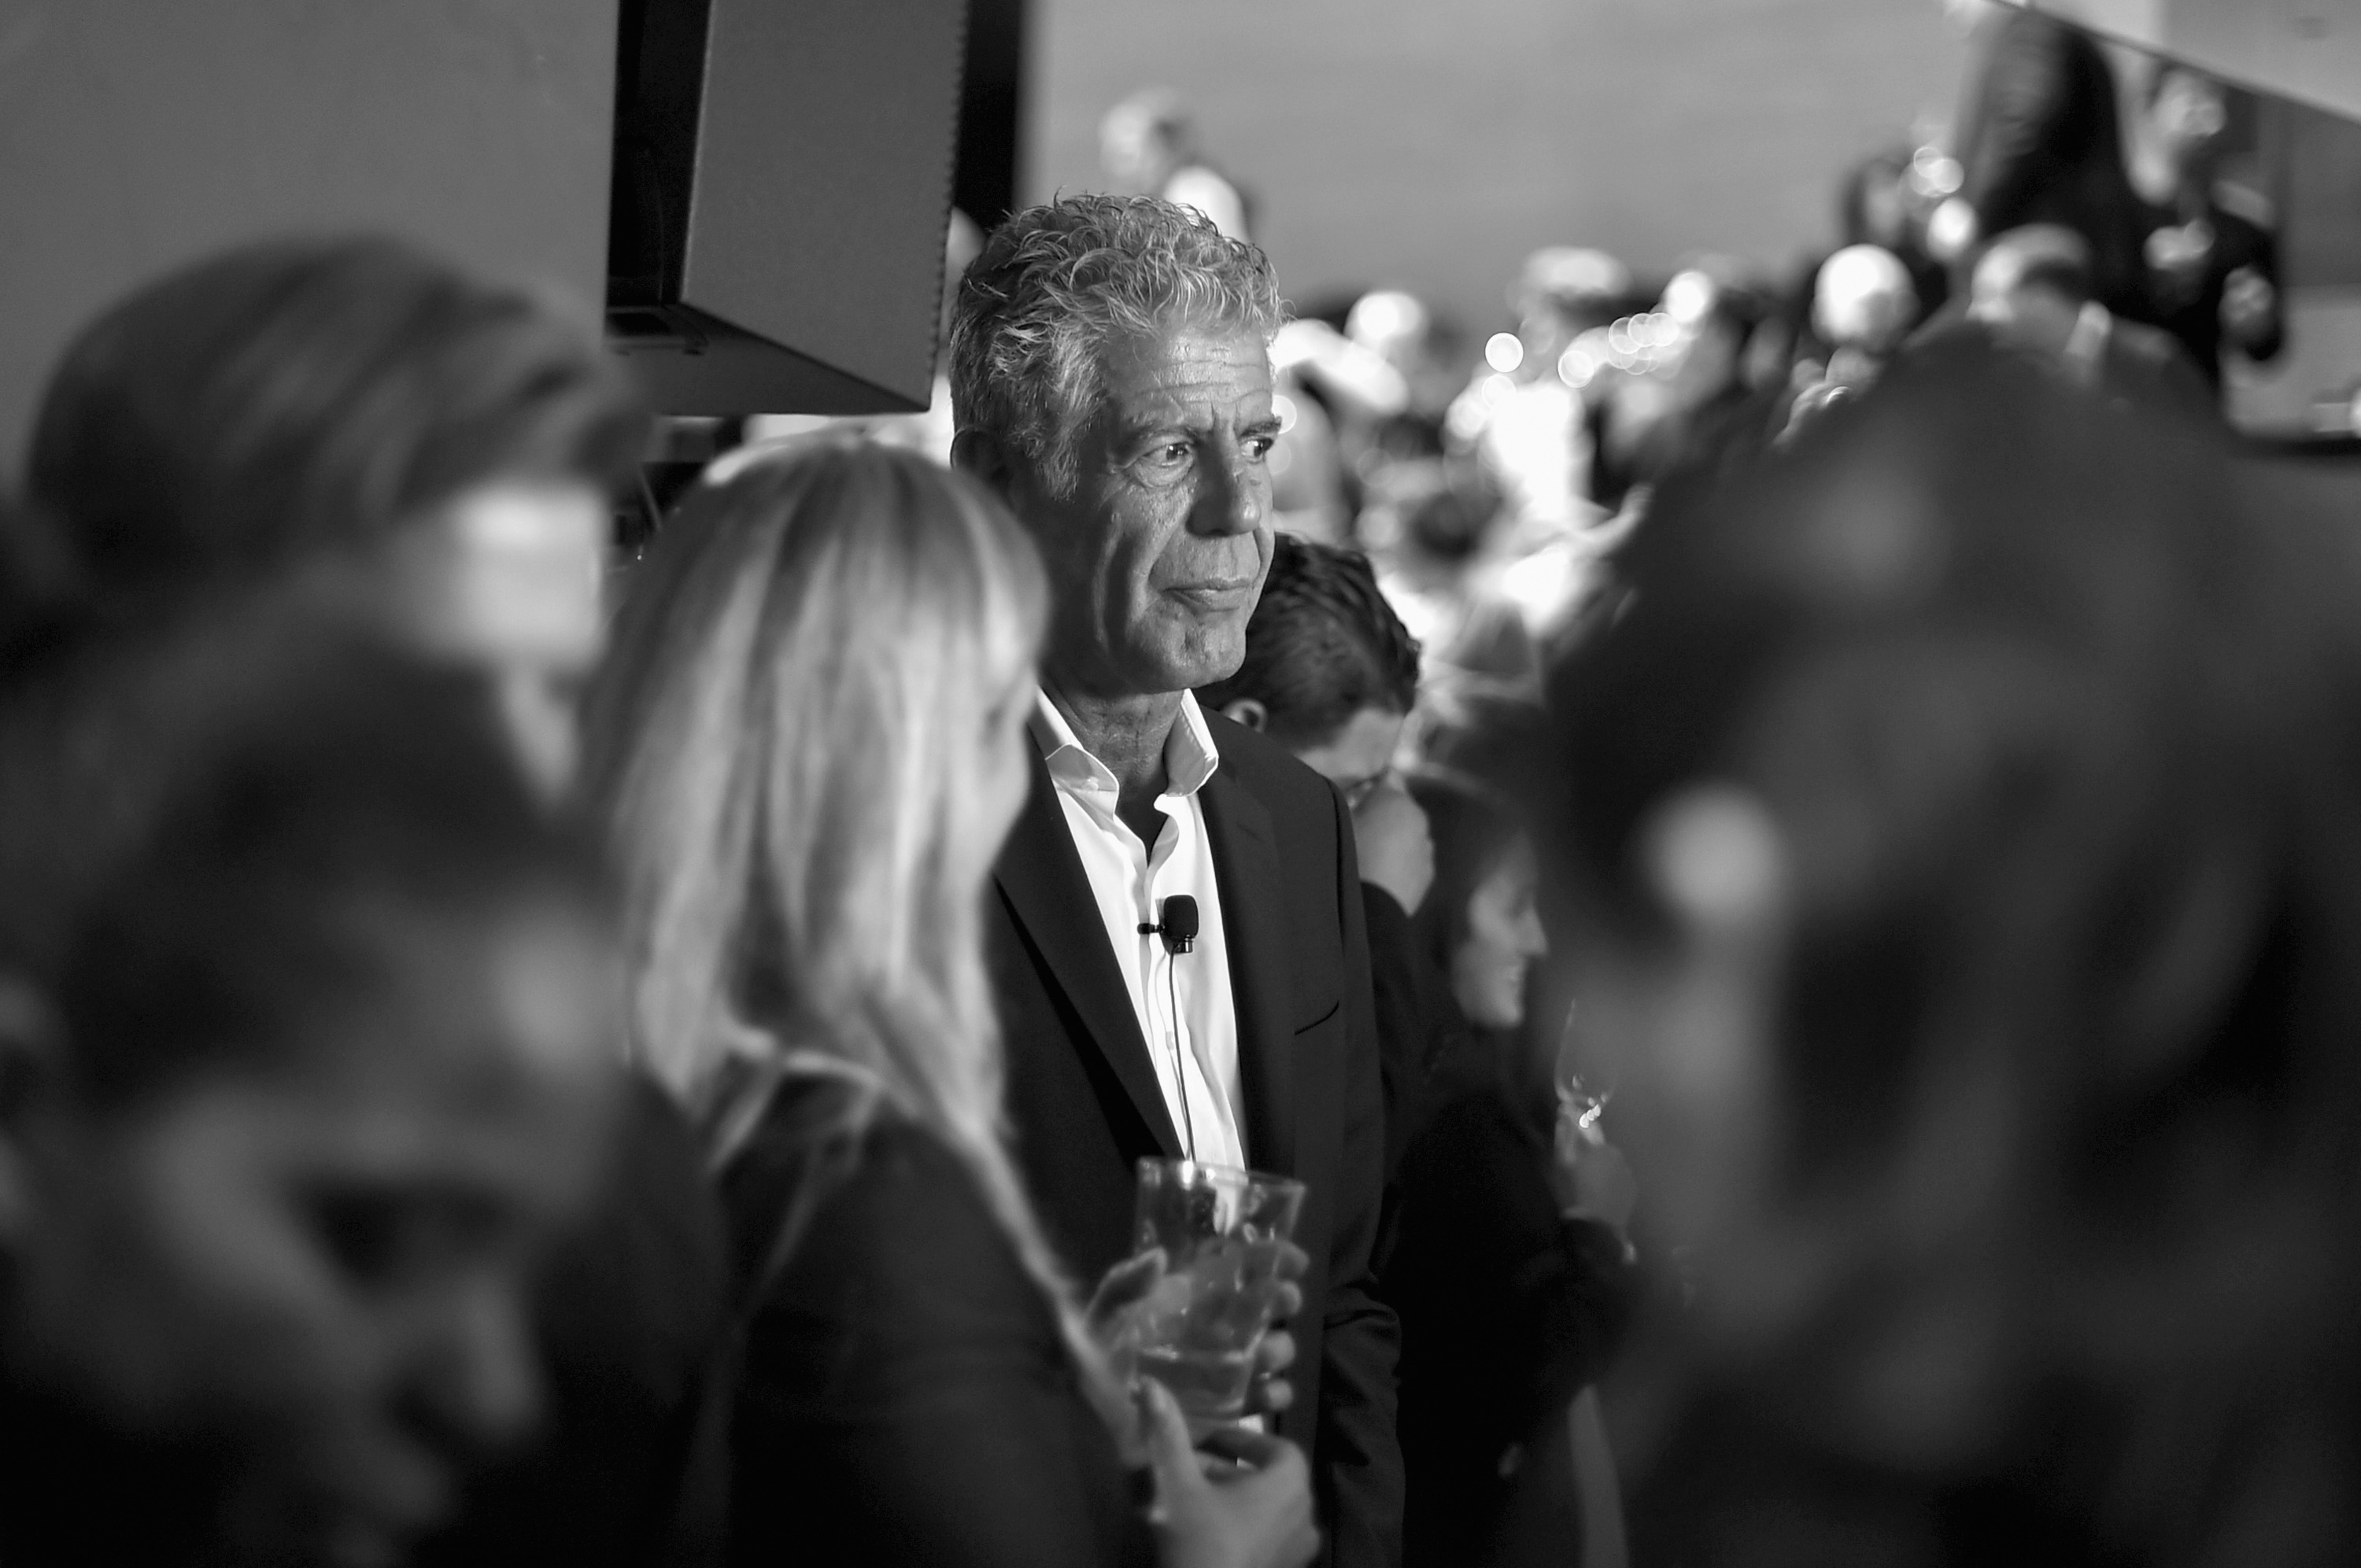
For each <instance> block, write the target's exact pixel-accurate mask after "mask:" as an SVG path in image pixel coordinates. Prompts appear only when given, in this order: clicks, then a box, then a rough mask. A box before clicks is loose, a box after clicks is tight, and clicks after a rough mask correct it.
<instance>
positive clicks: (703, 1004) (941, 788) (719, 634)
mask: <svg viewBox="0 0 2361 1568" xmlns="http://www.w3.org/2000/svg"><path fill="white" fill-rule="evenodd" d="M631 576H632V581H631V583H630V584H629V585H628V593H629V598H628V600H627V602H626V604H625V606H624V609H623V611H622V614H621V616H620V621H619V624H618V627H617V635H616V639H615V646H614V650H613V652H612V653H611V654H610V656H609V662H608V664H607V666H606V667H605V668H604V669H603V670H602V671H601V674H600V677H599V682H598V688H597V689H596V690H595V691H594V692H593V694H592V713H591V726H590V729H591V746H592V754H591V758H590V766H589V782H590V785H591V788H592V790H593V792H594V798H596V799H598V801H600V803H601V804H602V805H603V806H604V807H605V809H606V810H607V812H608V816H609V826H610V828H611V829H612V833H613V839H614V846H615V852H616V861H617V866H618V868H619V870H620V873H621V876H622V879H623V885H624V893H625V899H626V908H625V916H624V919H625V939H626V943H627V963H628V966H629V972H628V976H627V981H628V994H629V998H630V1009H631V1018H630V1040H631V1049H632V1050H633V1052H634V1054H635V1056H636V1058H637V1059H638V1060H639V1061H640V1063H641V1064H642V1066H644V1067H645V1068H646V1069H648V1070H649V1071H650V1072H652V1073H653V1074H654V1076H655V1077H656V1078H658V1079H659V1080H662V1081H663V1082H664V1084H665V1085H666V1086H667V1087H668V1088H670V1089H671V1090H672V1091H673V1092H674V1093H675V1094H676V1095H677V1096H679V1097H680V1098H681V1099H682V1100H683V1101H684V1102H686V1104H687V1105H688V1106H689V1108H690V1109H691V1111H692V1113H695V1114H697V1116H698V1117H699V1118H700V1119H701V1120H703V1122H704V1123H705V1124H707V1125H708V1126H709V1127H711V1128H713V1129H714V1157H715V1159H716V1161H717V1163H718V1162H720V1161H725V1160H727V1159H728V1158H729V1157H730V1155H732V1154H733V1153H734V1152H735V1151H736V1148H737V1146H739V1145H740V1144H741V1143H742V1142H743V1140H744V1139H745V1137H746V1136H747V1135H749V1134H751V1133H752V1130H753V1128H754V1126H755V1124H757V1123H758V1122H759V1121H760V1119H761V1117H762V1114H763V1110H764V1108H765V1106H766V1105H767V1104H768V1102H769V1100H770V1097H771V1094H772V1091H774V1089H775V1088H776V1087H777V1085H778V1084H779V1082H780V1081H781V1080H782V1079H784V1078H785V1077H787V1076H789V1075H790V1074H792V1073H795V1072H796V1071H799V1070H809V1069H818V1070H822V1071H833V1072H837V1073H839V1074H840V1075H841V1076H844V1077H847V1078H849V1079H851V1080H853V1081H854V1082H855V1083H857V1084H860V1085H863V1086H865V1087H866V1089H867V1091H868V1092H866V1093H863V1094H859V1095H856V1096H854V1097H852V1099H851V1105H852V1106H853V1109H852V1110H851V1112H850V1113H848V1114H847V1115H846V1116H845V1117H843V1118H840V1121H839V1123H838V1124H836V1125H834V1126H832V1127H829V1128H828V1129H826V1130H825V1131H824V1132H823V1133H822V1134H821V1135H820V1141H825V1142H832V1143H834V1144H837V1145H839V1146H854V1145H857V1143H858V1141H859V1138H860V1135H861V1134H862V1131H863V1130H864V1129H865V1128H866V1126H867V1125H868V1124H869V1122H870V1121H871V1120H872V1119H873V1117H874V1115H875V1113H876V1112H877V1110H878V1107H879V1104H880V1102H890V1104H891V1105H892V1107H893V1108H894V1109H895V1110H896V1111H898V1112H899V1113H901V1114H902V1115H904V1116H906V1117H907V1118H908V1119H910V1120H911V1121H913V1122H916V1123H917V1124H919V1125H921V1126H923V1127H925V1128H926V1129H928V1131H930V1132H932V1133H933V1134H934V1135H936V1136H937V1137H939V1139H941V1140H942V1142H943V1143H944V1144H946V1145H947V1146H949V1147H950V1149H951V1150H952V1151H953V1152H954V1153H955V1154H956V1155H958V1156H959V1157H960V1158H961V1160H962V1161H963V1162H964V1163H965V1165H966V1166H967V1167H968V1168H969V1170H970V1171H971V1172H972V1175H973V1177H974V1179H975V1180H976V1182H977V1185H978V1187H979V1189H980V1190H981V1191H982V1192H983V1196H984V1198H985V1200H986V1201H987V1202H988V1204H989V1205H990V1206H991V1208H992V1209H993V1211H994V1213H995V1214H996V1215H997V1216H998V1218H999V1219H1000V1221H1001V1223H1002V1224H1003V1226H1004V1227H1005V1230H1006V1232H1007V1234H1008V1235H1009V1237H1010V1239H1011V1241H1012V1242H1013V1243H1014V1244H1015V1245H1016V1248H1017V1251H1018V1252H1019V1254H1020V1255H1022V1257H1023V1258H1024V1260H1025V1262H1026V1264H1027V1267H1028V1268H1029V1269H1030V1271H1031V1272H1032V1274H1033V1275H1034V1276H1035V1277H1036V1278H1037V1279H1038V1281H1039V1283H1040V1285H1041V1288H1042V1289H1043V1290H1044V1291H1045V1292H1046V1293H1047V1294H1048V1296H1049V1299H1050V1300H1051V1302H1052V1304H1053V1305H1054V1307H1055V1309H1056V1310H1057V1312H1058V1315H1059V1318H1060V1321H1061V1323H1062V1325H1063V1327H1064V1330H1065V1335H1066V1338H1067V1340H1068V1342H1069V1343H1070V1345H1071V1348H1072V1350H1073V1351H1074V1354H1075V1356H1076V1358H1077V1360H1078V1361H1079V1362H1080V1363H1081V1364H1082V1368H1083V1371H1084V1375H1085V1376H1084V1382H1085V1386H1086V1387H1088V1388H1090V1390H1091V1391H1092V1393H1093V1397H1094V1398H1095V1399H1097V1400H1098V1401H1099V1402H1100V1403H1101V1405H1102V1409H1103V1413H1105V1414H1107V1415H1108V1416H1109V1419H1110V1420H1120V1418H1121V1412H1122V1410H1123V1409H1124V1404H1123V1401H1122V1399H1121V1397H1120V1395H1119V1394H1118V1393H1116V1392H1115V1389H1114V1385H1113V1383H1112V1380H1111V1379H1110V1378H1109V1377H1108V1376H1107V1375H1106V1373H1105V1371H1104V1363H1103V1359H1102V1357H1101V1356H1100V1355H1099V1353H1098V1352H1097V1349H1096V1347H1095V1345H1094V1343H1093V1341H1092V1340H1091V1338H1090V1336H1089V1335H1088V1333H1087V1332H1085V1331H1084V1330H1083V1328H1082V1324H1081V1321H1080V1318H1079V1315H1078V1314H1077V1313H1076V1311H1075V1310H1074V1308H1073V1304H1072V1293H1071V1289H1070V1288H1068V1286H1067V1284H1066V1282H1065V1280H1064V1278H1063V1277H1062V1275H1061V1273H1060V1270H1059V1268H1058V1266H1057V1265H1056V1263H1055V1261H1054V1260H1053V1258H1052V1257H1051V1255H1050V1253H1049V1248H1048V1246H1047V1245H1046V1244H1045V1243H1044V1242H1043V1241H1042V1239H1041V1236H1040V1232H1039V1229H1038V1226H1037V1225H1036V1224H1035V1223H1034V1220H1033V1215H1032V1211H1031V1209H1030V1207H1029V1205H1028V1204H1027V1201H1026V1200H1025V1196H1024V1192H1023V1189H1022V1187H1021V1186H1020V1184H1019V1181H1018V1179H1017V1177H1016V1171H1015V1169H1014V1168H1013V1166H1012V1164H1011V1162H1010V1160H1009V1157H1008V1154H1007V1150H1006V1146H1005V1143H1004V1142H1003V1137H1002V1133H1003V1128H1002V1120H1001V1080H1002V1058H1001V1052H1000V1037H999V1030H998V1025H997V1022H996V1020H995V1018H994V1012H993V1005H992V995H991V988H990V985H989V982H988V981H987V979H986V977H985V973H984V967H983V924H982V922H983V896H984V887H985V881H986V878H987V877H988V875H989V873H990V870H991V866H992V862H993V860H994V856H995V854H996V852H997V850H998V848H999V845H998V832H997V829H998V828H1000V827H1001V826H1002V825H1000V824H997V823H994V824H989V825H985V824H983V823H981V822H980V821H978V820H977V817H978V814H979V812H980V810H982V809H983V807H982V806H981V803H980V801H979V799H978V795H979V791H978V775H979V773H981V771H982V770H983V766H984V762H985V759H984V755H983V745H984V741H985V740H986V737H987V736H988V734H989V732H990V727H991V725H992V723H993V716H994V714H995V712H998V713H1004V714H1005V707H1003V705H1005V704H1007V703H1010V702H1019V703H1021V702H1026V701H1028V700H1029V699H1030V696H1031V691H1032V683H1031V674H1032V668H1033V662H1034V659H1035V656H1036V654H1037V652H1038V648H1039V644H1040V640H1041V636H1042V631H1043V628H1044V626H1045V624H1046V620H1047V617H1048V587H1047V584H1046V580H1045V578H1044V576H1043V575H1042V571H1041V567H1040V564H1039V562H1038V558H1037V557H1036V555H1035V554H1034V552H1033V547H1032V545H1031V543H1029V542H1028V541H1027V539H1026V537H1025V535H1024V534H1023V532H1021V530H1020V529H1019V528H1018V526H1017V524H1016V521H1015V519H1013V518H1012V517H1010V516H1009V515H1008V513H1007V512H1006V511H1005V510H1004V509H1003V508H1002V507H1001V505H1000V504H999V502H998V501H996V500H995V499H994V498H993V497H992V496H991V495H990V494H989V493H988V492H986V491H985V490H984V489H983V488H982V487H980V486H979V485H977V484H975V483H974V482H973V481H972V480H970V479H968V478H966V477H964V476H962V475H958V474H954V473H952V472H950V470H948V469H945V468H942V467H940V466H937V465H935V464H933V463H931V462H928V460H926V459H925V458H923V457H920V456H917V455H915V454H910V453H906V452H897V451H892V450H888V449H885V448H883V447H877V446H871V445H866V444H858V443H831V444H819V445H815V446H812V447H807V448H804V449H800V450H798V451H796V452H794V453H792V454H789V455H784V456H782V457H780V458H777V459H774V460H770V461H766V462H763V463H759V464H757V465H755V466H752V467H750V468H748V469H746V470H744V471H743V472H742V473H741V474H739V475H738V476H736V477H733V478H731V479H730V481H729V482H728V483H727V484H724V485H721V486H719V487H716V488H711V489H708V490H706V491H703V492H701V493H699V494H698V495H697V497H696V498H695V499H692V500H691V501H690V502H689V503H688V504H687V505H686V507H685V508H684V509H683V510H682V511H681V512H680V514H679V515H678V516H676V517H675V518H674V519H673V521H671V522H670V523H669V524H668V525H667V526H666V528H665V529H664V533H663V534H662V535H661V536H660V537H659V538H658V540H657V542H656V544H655V546H654V548H653V550H652V551H651V553H650V554H649V557H648V559H647V561H646V562H645V563H643V564H642V565H641V566H639V567H637V568H635V569H634V571H633V573H632V574H631Z"/></svg>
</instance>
